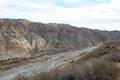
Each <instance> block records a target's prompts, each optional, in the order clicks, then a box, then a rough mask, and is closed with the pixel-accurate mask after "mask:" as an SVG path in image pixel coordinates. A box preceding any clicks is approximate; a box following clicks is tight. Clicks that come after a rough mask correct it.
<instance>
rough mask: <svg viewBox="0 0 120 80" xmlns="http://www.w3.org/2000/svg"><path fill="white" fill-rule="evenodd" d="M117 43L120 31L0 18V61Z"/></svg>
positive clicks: (119, 38)
mask: <svg viewBox="0 0 120 80" xmlns="http://www.w3.org/2000/svg"><path fill="white" fill-rule="evenodd" d="M119 40H120V31H101V30H92V29H88V28H78V27H75V26H71V25H68V24H57V23H48V24H44V23H39V22H31V21H29V20H24V19H0V55H1V56H0V59H8V58H17V57H29V56H31V55H34V54H35V53H41V52H44V51H48V52H49V51H51V50H60V49H66V50H68V49H82V48H86V47H91V46H94V45H97V44H99V43H105V42H111V41H119Z"/></svg>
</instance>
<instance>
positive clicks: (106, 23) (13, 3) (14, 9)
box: [0, 0, 120, 30]
mask: <svg viewBox="0 0 120 80" xmlns="http://www.w3.org/2000/svg"><path fill="white" fill-rule="evenodd" d="M0 18H12V19H18V18H20V19H28V20H31V21H36V22H42V23H65V24H70V25H73V26H77V27H87V28H92V29H100V30H120V0H0Z"/></svg>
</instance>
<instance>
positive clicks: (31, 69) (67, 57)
mask: <svg viewBox="0 0 120 80" xmlns="http://www.w3.org/2000/svg"><path fill="white" fill-rule="evenodd" d="M97 47H98V46H95V47H90V48H86V49H83V50H77V51H73V52H72V51H70V52H64V53H59V54H54V55H44V56H42V57H37V58H35V59H31V60H30V61H29V62H26V63H25V64H20V65H19V66H16V67H13V68H10V69H8V70H5V71H1V72H0V80H12V79H13V78H14V77H16V76H18V75H21V74H22V75H25V76H30V75H33V74H34V73H41V72H48V71H50V70H52V69H55V68H57V67H59V66H61V65H64V64H67V63H70V62H72V61H75V60H78V59H79V58H80V57H81V56H82V55H84V54H82V53H87V52H91V51H92V50H94V49H96V48H97Z"/></svg>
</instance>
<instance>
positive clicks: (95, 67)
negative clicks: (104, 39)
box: [14, 43, 120, 80]
mask: <svg viewBox="0 0 120 80" xmlns="http://www.w3.org/2000/svg"><path fill="white" fill-rule="evenodd" d="M119 52H120V51H119V44H118V43H106V44H103V45H101V46H100V47H98V48H97V49H95V50H94V51H92V52H90V53H87V54H85V55H83V57H82V58H80V59H79V60H78V61H77V62H72V63H69V64H68V65H67V66H65V67H64V68H62V69H55V70H52V71H50V72H44V73H34V74H33V75H32V76H30V77H25V76H24V75H18V76H17V77H15V78H14V80H119V79H117V78H118V77H119V74H120V68H119V67H118V66H117V65H116V64H118V63H119V61H120V60H119V59H120V56H119Z"/></svg>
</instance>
